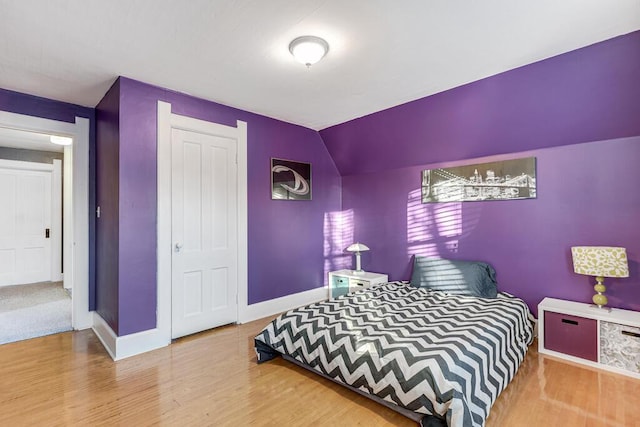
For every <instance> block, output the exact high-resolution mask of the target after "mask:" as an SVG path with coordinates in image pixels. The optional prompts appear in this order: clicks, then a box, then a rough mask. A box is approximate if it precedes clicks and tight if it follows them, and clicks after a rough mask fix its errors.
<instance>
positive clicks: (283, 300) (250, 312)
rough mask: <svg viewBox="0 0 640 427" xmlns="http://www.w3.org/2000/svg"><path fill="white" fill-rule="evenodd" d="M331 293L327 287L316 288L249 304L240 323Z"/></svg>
mask: <svg viewBox="0 0 640 427" xmlns="http://www.w3.org/2000/svg"><path fill="white" fill-rule="evenodd" d="M328 295H329V291H328V289H327V288H325V287H322V288H315V289H311V290H309V291H304V292H299V293H297V294H292V295H287V296H284V297H280V298H275V299H272V300H269V301H263V302H259V303H257V304H251V305H248V306H246V307H245V308H244V310H242V311H241V312H240V314H239V319H238V323H247V322H251V321H253V320H257V319H262V318H264V317H269V316H273V315H276V314H279V313H282V312H283V311H288V310H291V309H293V308H297V307H300V306H303V305H307V304H312V303H314V302H318V301H323V300H326V299H327V297H328Z"/></svg>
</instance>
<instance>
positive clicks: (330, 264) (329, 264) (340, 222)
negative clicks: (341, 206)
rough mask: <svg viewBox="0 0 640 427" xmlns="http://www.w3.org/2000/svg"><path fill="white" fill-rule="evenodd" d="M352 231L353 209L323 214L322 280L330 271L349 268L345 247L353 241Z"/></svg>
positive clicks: (349, 258) (348, 255) (348, 257)
mask: <svg viewBox="0 0 640 427" xmlns="http://www.w3.org/2000/svg"><path fill="white" fill-rule="evenodd" d="M353 232H354V226H353V209H349V210H346V211H336V212H326V213H325V214H324V280H327V276H328V274H329V272H330V271H335V270H342V269H346V268H351V254H346V253H345V249H346V248H347V246H349V245H351V244H352V243H354V242H353ZM325 285H326V283H325Z"/></svg>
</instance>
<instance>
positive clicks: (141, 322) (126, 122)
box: [117, 77, 340, 335]
mask: <svg viewBox="0 0 640 427" xmlns="http://www.w3.org/2000/svg"><path fill="white" fill-rule="evenodd" d="M158 100H162V101H166V102H170V103H171V104H172V110H173V112H175V113H178V114H182V115H186V116H190V117H195V118H198V119H202V120H208V121H212V122H216V123H221V124H226V125H230V126H235V124H236V120H243V121H246V122H247V126H248V187H249V191H248V199H249V200H248V210H249V212H248V216H249V218H248V221H249V224H248V227H249V229H248V237H249V254H248V255H249V289H248V291H249V303H250V304H253V303H257V302H260V301H265V300H269V299H273V298H277V297H280V296H285V295H289V294H293V293H296V292H301V291H305V290H309V289H313V288H316V287H319V286H322V284H323V283H324V282H325V279H324V274H323V266H324V254H323V241H324V240H323V239H324V235H323V220H324V213H325V212H329V211H338V210H339V209H340V176H339V175H338V172H337V169H336V167H335V165H334V163H333V161H332V159H331V157H330V156H329V154H328V152H327V150H326V148H325V146H324V144H323V142H322V140H321V138H320V137H319V135H318V133H317V132H315V131H312V130H310V129H306V128H303V127H300V126H295V125H291V124H287V123H284V122H281V121H278V120H274V119H270V118H267V117H263V116H259V115H256V114H251V113H248V112H245V111H241V110H238V109H234V108H231V107H227V106H224V105H220V104H216V103H214V102H210V101H205V100H202V99H197V98H194V97H191V96H188V95H185V94H181V93H176V92H172V91H169V90H166V89H162V88H158V87H154V86H150V85H147V84H144V83H141V82H137V81H134V80H131V79H127V78H122V77H121V78H120V133H119V134H120V165H119V166H120V172H119V178H120V180H119V183H120V188H119V193H120V198H119V202H120V206H119V218H120V222H119V239H120V245H119V247H120V251H119V288H118V289H119V296H118V307H117V312H118V318H119V330H118V334H119V335H127V334H131V333H134V332H138V331H143V330H146V329H151V328H154V327H155V325H156V317H155V312H156V268H157V266H156V215H157V212H156V155H157V150H156V140H157V135H156V125H157V124H156V114H157V113H156V112H157V101H158ZM271 157H280V158H285V159H291V160H298V161H304V162H311V163H312V164H313V168H312V170H313V172H312V173H313V176H312V182H313V183H312V185H313V200H312V201H309V202H299V201H298V202H295V201H289V202H287V201H272V200H271V198H270V158H271Z"/></svg>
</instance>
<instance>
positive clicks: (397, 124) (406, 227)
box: [320, 32, 640, 309]
mask: <svg viewBox="0 0 640 427" xmlns="http://www.w3.org/2000/svg"><path fill="white" fill-rule="evenodd" d="M639 79H640V32H634V33H631V34H629V35H626V36H622V37H618V38H615V39H612V40H609V41H605V42H603V43H599V44H596V45H593V46H590V47H587V48H584V49H580V50H577V51H573V52H570V53H567V54H564V55H560V56H557V57H554V58H551V59H548V60H545V61H541V62H538V63H535V64H532V65H529V66H526V67H522V68H519V69H516V70H513V71H510V72H506V73H503V74H500V75H498V76H495V77H491V78H488V79H484V80H481V81H478V82H475V83H471V84H468V85H466V86H463V87H460V88H456V89H452V90H450V91H447V92H443V93H440V94H437V95H434V96H431V97H427V98H423V99H420V100H418V101H414V102H411V103H408V104H404V105H401V106H398V107H395V108H392V109H389V110H385V111H382V112H379V113H375V114H372V115H370V116H366V117H363V118H361V119H357V120H353V121H351V122H347V123H345V124H342V125H338V126H334V127H332V128H329V129H326V130H324V131H321V132H320V134H321V136H322V137H323V139H324V141H325V143H326V145H327V147H328V149H329V152H330V153H331V154H332V156H333V157H334V160H335V161H336V164H337V165H338V168H339V170H340V171H341V173H342V174H343V187H342V191H343V210H345V211H347V210H353V215H354V238H355V240H359V241H362V242H364V243H366V244H367V245H369V246H370V247H371V249H372V250H371V252H369V253H366V254H365V255H364V256H363V264H364V268H366V269H369V270H371V271H380V272H388V273H389V274H390V275H391V277H392V278H393V279H407V278H408V277H409V275H410V262H409V258H410V254H412V253H420V254H436V253H437V254H439V255H440V256H443V257H444V256H450V257H452V258H458V259H478V260H484V261H488V262H490V263H492V264H494V265H495V267H496V269H497V272H498V279H499V284H500V288H501V289H503V290H508V291H512V292H513V293H515V294H516V295H519V296H522V297H523V298H524V299H525V300H526V301H527V302H528V303H529V305H530V306H531V307H532V308H535V306H536V305H537V304H538V302H539V301H540V300H541V299H542V298H543V297H544V296H555V297H559V298H566V299H572V300H578V301H589V300H590V295H591V293H592V292H591V287H590V286H591V281H592V279H591V278H587V277H581V276H578V275H575V274H573V272H572V268H571V263H570V255H569V247H570V246H571V245H613V246H624V247H626V248H627V250H628V254H629V258H630V261H631V277H630V278H628V279H619V280H613V279H610V280H608V281H607V282H608V284H610V285H611V286H610V288H609V292H608V294H609V296H610V304H611V305H612V306H617V307H626V308H634V309H640V281H639V279H638V273H640V272H639V271H638V260H639V259H640V234H639V231H638V230H640V229H639V228H638V226H637V220H638V218H639V217H640V199H639V194H640V192H639V191H638V190H637V189H636V188H635V183H637V182H638V181H639V179H640V175H639V173H638V172H637V171H638V169H639V168H638V167H637V165H636V163H637V162H638V159H640V140H639V139H638V138H633V139H627V140H617V141H613V140H612V139H615V138H620V137H626V136H637V135H640V120H638V118H639V117H640V84H638V81H639ZM609 140H612V141H609ZM590 141H600V142H593V143H588V144H584V143H586V142H590ZM579 143H583V144H579ZM570 144H576V145H570ZM553 146H566V147H558V148H548V147H553ZM525 150H535V151H534V152H533V154H534V155H536V156H537V157H538V179H539V181H538V188H539V196H538V198H537V199H535V200H521V201H503V202H469V203H463V204H428V205H422V204H421V203H420V202H419V198H418V197H419V196H418V195H417V191H418V190H419V185H420V171H421V170H422V169H426V168H428V167H432V166H434V164H435V163H436V162H452V161H455V160H461V159H471V158H476V157H481V156H491V155H496V154H500V153H519V152H522V151H525ZM511 157H513V156H511ZM494 158H495V157H494ZM354 159H357V161H355V160H354ZM445 165H446V164H445ZM408 208H409V212H408Z"/></svg>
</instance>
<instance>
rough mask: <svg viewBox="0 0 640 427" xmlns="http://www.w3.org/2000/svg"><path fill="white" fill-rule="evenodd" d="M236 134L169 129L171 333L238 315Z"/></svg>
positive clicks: (209, 325)
mask: <svg viewBox="0 0 640 427" xmlns="http://www.w3.org/2000/svg"><path fill="white" fill-rule="evenodd" d="M236 144H237V141H236V139H235V138H229V137H223V136H214V135H208V134H203V133H197V132H192V131H186V130H181V129H173V130H172V133H171V147H172V151H171V160H172V174H171V189H172V202H171V231H172V242H173V253H172V263H171V265H172V293H171V302H172V310H171V336H172V338H178V337H181V336H184V335H188V334H192V333H195V332H200V331H203V330H206V329H211V328H214V327H217V326H221V325H226V324H229V323H233V322H235V321H236V320H237V300H236V298H237V288H238V285H237V268H238V262H237V259H238V255H237V246H238V245H237V189H236V187H237V186H236V181H237V172H236V170H237V168H236Z"/></svg>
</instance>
